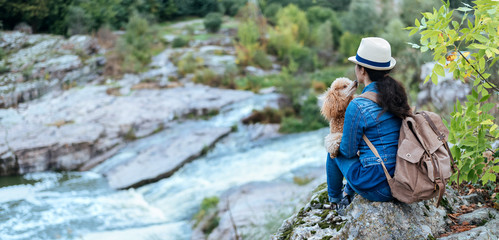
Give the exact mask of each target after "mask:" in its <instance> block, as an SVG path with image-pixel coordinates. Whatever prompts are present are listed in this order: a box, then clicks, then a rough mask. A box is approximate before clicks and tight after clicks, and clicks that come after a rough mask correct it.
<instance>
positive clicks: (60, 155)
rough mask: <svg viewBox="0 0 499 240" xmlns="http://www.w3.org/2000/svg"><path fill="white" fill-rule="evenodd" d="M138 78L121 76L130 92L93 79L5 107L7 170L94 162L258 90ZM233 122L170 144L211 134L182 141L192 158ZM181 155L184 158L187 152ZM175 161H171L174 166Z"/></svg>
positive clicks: (2, 137) (1, 166)
mask: <svg viewBox="0 0 499 240" xmlns="http://www.w3.org/2000/svg"><path fill="white" fill-rule="evenodd" d="M138 81H140V79H138V78H137V77H136V76H127V77H126V79H124V80H122V82H120V84H122V85H123V86H122V87H121V88H120V90H121V91H123V92H126V93H127V95H126V96H125V95H122V96H119V95H120V94H118V96H117V95H112V94H111V95H110V94H108V93H109V91H108V89H109V88H110V87H108V86H102V85H93V86H86V87H84V88H73V89H70V90H68V91H64V92H62V93H51V94H47V95H45V96H44V97H43V98H41V99H39V100H37V101H35V102H30V103H29V104H21V105H20V106H19V108H18V109H16V110H14V109H5V110H0V123H1V125H2V129H1V131H0V175H2V176H5V175H12V174H24V173H28V172H35V171H46V170H68V171H71V170H78V169H80V168H82V167H84V168H85V169H89V168H90V167H92V166H95V165H96V164H98V163H99V162H100V161H103V160H105V159H106V158H109V157H110V155H112V153H115V151H116V150H117V149H119V148H120V146H121V145H122V144H123V143H125V142H127V141H130V140H134V139H137V138H141V137H145V136H149V135H151V134H153V133H155V132H157V131H159V130H162V129H167V128H169V127H170V126H171V124H172V123H173V121H174V119H176V118H183V117H186V116H188V115H193V116H198V115H204V114H207V113H209V112H213V111H214V112H216V111H218V110H219V109H220V108H221V107H223V106H225V105H227V104H230V103H233V102H237V101H241V100H243V99H246V98H248V97H250V96H252V95H253V94H252V93H251V92H246V91H236V90H223V89H215V88H210V87H206V86H202V85H191V86H187V87H178V88H175V89H143V90H136V91H132V90H130V89H131V87H132V86H133V85H134V84H135V83H137V82H138ZM115 86H116V85H115ZM115 86H113V87H112V88H115ZM229 130H230V129H229ZM229 130H227V129H218V130H216V129H210V128H209V127H206V128H205V129H196V131H195V132H192V136H191V137H188V138H186V140H185V141H186V142H185V143H179V142H175V141H173V142H172V143H171V144H173V145H172V147H173V146H174V145H175V144H180V145H182V146H184V145H188V142H195V139H196V137H200V136H203V135H205V138H200V139H205V140H203V141H199V142H196V144H198V145H197V147H192V148H183V149H182V150H184V151H186V157H185V158H186V159H189V158H191V157H192V156H195V155H198V154H199V152H200V151H201V150H202V148H203V147H204V146H205V145H206V146H210V145H211V144H212V143H213V142H214V141H216V140H217V139H218V138H219V137H220V136H223V135H224V134H226V133H227V132H228V131H229ZM165 144H168V143H165ZM177 147H179V146H178V145H177ZM200 149H201V150H200ZM177 152H178V151H177ZM173 156H174V155H172V157H173ZM177 157H179V156H177ZM178 161H179V163H178V164H182V163H183V162H185V159H183V160H182V159H180V160H178ZM89 163H92V164H91V165H90V166H89V165H88V164H89ZM176 167H178V166H177V165H176V163H172V167H171V168H172V169H175V168H176ZM165 169H166V168H165ZM144 179H149V178H148V177H144ZM130 185H133V184H130ZM130 185H129V184H128V183H127V184H125V185H122V184H118V185H117V186H118V187H128V186H130Z"/></svg>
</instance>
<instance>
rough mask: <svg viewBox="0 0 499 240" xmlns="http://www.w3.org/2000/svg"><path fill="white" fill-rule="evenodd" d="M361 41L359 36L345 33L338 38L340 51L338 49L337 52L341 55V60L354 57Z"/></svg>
mask: <svg viewBox="0 0 499 240" xmlns="http://www.w3.org/2000/svg"><path fill="white" fill-rule="evenodd" d="M361 40H362V36H361V35H357V34H351V33H350V32H345V33H344V34H343V36H341V38H340V49H338V50H339V52H340V53H341V54H342V55H343V58H346V57H350V56H354V55H355V54H357V48H358V47H359V45H360V41H361ZM345 61H346V60H345Z"/></svg>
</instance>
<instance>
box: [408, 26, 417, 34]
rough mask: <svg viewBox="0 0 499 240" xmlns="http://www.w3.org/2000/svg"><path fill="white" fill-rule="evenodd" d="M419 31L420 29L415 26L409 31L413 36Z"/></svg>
mask: <svg viewBox="0 0 499 240" xmlns="http://www.w3.org/2000/svg"><path fill="white" fill-rule="evenodd" d="M417 32H418V29H417V28H414V29H412V30H411V31H410V32H409V36H412V35H414V34H416V33H417Z"/></svg>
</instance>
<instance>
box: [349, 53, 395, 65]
mask: <svg viewBox="0 0 499 240" xmlns="http://www.w3.org/2000/svg"><path fill="white" fill-rule="evenodd" d="M355 59H356V60H357V61H358V62H359V63H365V64H367V65H371V66H373V67H390V61H388V62H383V63H380V62H373V61H370V60H367V59H365V58H362V57H361V56H359V54H357V55H356V56H355Z"/></svg>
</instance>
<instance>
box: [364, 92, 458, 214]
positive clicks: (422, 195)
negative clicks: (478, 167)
mask: <svg viewBox="0 0 499 240" xmlns="http://www.w3.org/2000/svg"><path fill="white" fill-rule="evenodd" d="M359 97H364V98H367V99H369V100H372V101H374V102H376V103H377V99H376V93H373V92H367V93H364V94H362V95H360V96H359ZM448 134H449V130H448V129H447V128H446V127H445V125H444V124H443V122H442V119H441V118H440V116H439V115H438V114H436V113H433V112H426V111H422V112H416V113H415V114H413V115H412V116H410V117H406V118H405V119H404V120H402V126H401V128H400V137H399V142H398V151H397V160H396V165H395V175H394V176H393V178H392V177H391V176H390V175H389V174H388V171H387V170H386V167H385V164H384V163H383V161H381V164H382V166H383V169H384V171H385V175H386V178H387V179H388V184H389V185H390V189H391V192H392V195H393V197H394V198H396V199H397V200H399V201H401V202H404V203H413V202H418V201H422V200H428V199H431V198H434V197H436V196H438V201H437V203H436V205H437V206H438V205H439V203H440V200H441V199H442V196H443V194H444V192H445V185H446V184H447V181H448V180H449V178H450V176H451V175H452V170H451V160H452V161H454V159H453V158H452V154H451V152H450V149H449V146H448V145H447V136H448ZM364 141H366V143H367V145H368V146H369V148H370V149H371V151H373V152H374V154H375V155H376V156H377V157H378V158H380V156H379V154H378V151H377V150H376V148H375V147H374V146H373V145H372V143H371V142H370V141H369V139H368V138H367V137H366V136H365V135H364Z"/></svg>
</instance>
